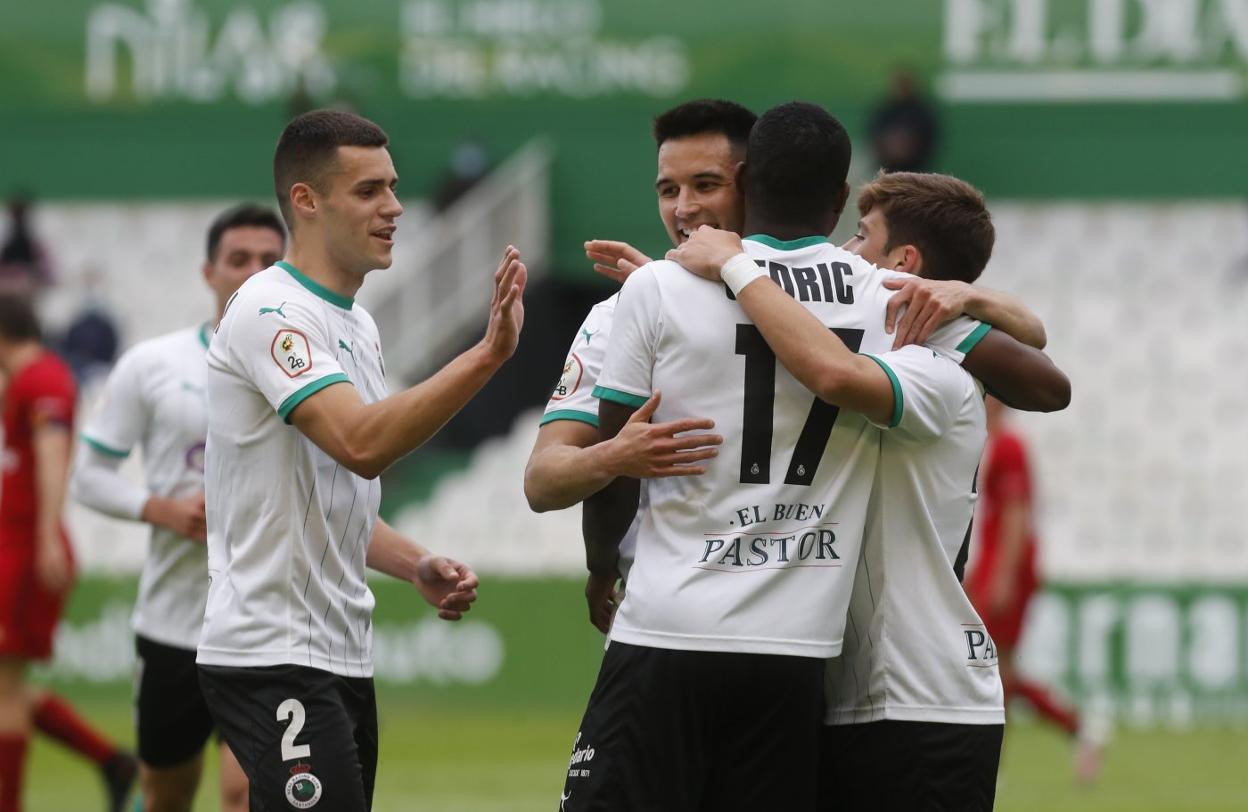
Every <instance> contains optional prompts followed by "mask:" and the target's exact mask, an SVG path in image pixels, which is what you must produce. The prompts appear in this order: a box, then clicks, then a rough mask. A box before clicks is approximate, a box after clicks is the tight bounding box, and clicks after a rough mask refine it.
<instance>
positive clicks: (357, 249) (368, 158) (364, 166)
mask: <svg viewBox="0 0 1248 812" xmlns="http://www.w3.org/2000/svg"><path fill="white" fill-rule="evenodd" d="M398 182H399V176H398V174H397V173H396V172H395V171H394V162H393V161H392V160H390V151H389V150H387V149H386V148H385V147H339V148H338V153H337V157H336V160H335V168H334V170H333V172H332V173H331V174H330V175H329V177H328V178H327V181H326V183H325V186H326V187H327V188H326V189H325V190H323V194H320V195H318V197H319V198H320V200H319V202H320V203H321V204H322V205H323V206H324V212H323V214H322V218H323V228H324V229H325V238H326V240H325V244H326V246H327V247H328V249H329V251H330V253H331V256H332V257H333V260H334V263H335V264H336V265H337V266H338V267H340V268H343V269H345V270H347V271H348V272H351V273H357V274H364V273H367V272H368V271H371V270H373V269H374V268H389V267H390V263H391V262H392V261H393V257H392V255H391V254H392V251H393V250H394V232H395V228H396V227H395V222H394V221H395V220H397V219H398V217H399V215H400V214H402V213H403V206H402V205H400V204H399V199H398V198H397V197H395V194H394V189H395V187H396V186H397V185H398Z"/></svg>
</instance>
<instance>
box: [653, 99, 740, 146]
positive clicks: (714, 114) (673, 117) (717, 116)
mask: <svg viewBox="0 0 1248 812" xmlns="http://www.w3.org/2000/svg"><path fill="white" fill-rule="evenodd" d="M757 120H758V116H756V115H754V113H752V112H750V111H749V110H748V109H746V108H745V107H742V106H741V105H739V104H737V103H736V102H733V101H728V100H726V99H695V100H694V101H690V102H685V103H684V104H681V105H678V106H676V107H673V108H672V109H671V110H668V111H667V112H666V113H660V114H659V115H658V116H657V117H656V118H655V119H654V129H653V131H654V144H655V146H657V147H661V146H663V142H664V141H667V140H668V139H669V138H688V137H689V136H693V135H705V134H707V133H718V134H721V135H723V136H725V137H726V138H727V139H728V143H730V144H732V148H733V151H735V152H737V153H738V154H740V155H744V154H745V147H746V143H747V142H748V141H749V138H750V129H751V128H752V127H753V126H754V122H755V121H757Z"/></svg>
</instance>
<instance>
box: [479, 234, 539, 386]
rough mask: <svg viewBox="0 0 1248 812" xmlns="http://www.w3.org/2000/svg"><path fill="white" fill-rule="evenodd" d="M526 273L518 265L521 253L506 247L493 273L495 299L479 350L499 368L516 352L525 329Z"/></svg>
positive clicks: (525, 270) (527, 276)
mask: <svg viewBox="0 0 1248 812" xmlns="http://www.w3.org/2000/svg"><path fill="white" fill-rule="evenodd" d="M528 279H529V271H528V269H527V268H525V267H524V263H523V262H521V261H520V251H519V250H517V249H516V247H515V246H514V245H509V246H507V250H506V251H504V252H503V258H502V260H501V261H500V262H499V263H498V270H497V271H495V272H494V296H493V298H491V300H490V321H489V323H488V324H487V325H486V328H485V337H484V338H483V339H481V344H482V346H483V347H484V348H485V349H486V351H487V352H489V353H490V355H491V357H493V358H494V360H495V361H496V362H497V363H499V364H501V363H502V362H504V361H506V360H507V359H508V358H510V357H511V356H512V354H513V353H514V352H515V351H516V345H517V344H518V343H519V342H520V330H521V329H522V328H523V327H524V286H525V283H526V282H527V281H528Z"/></svg>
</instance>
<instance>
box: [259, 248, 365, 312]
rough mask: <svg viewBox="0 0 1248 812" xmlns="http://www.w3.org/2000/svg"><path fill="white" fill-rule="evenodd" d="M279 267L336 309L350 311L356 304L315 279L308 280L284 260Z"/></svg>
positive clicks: (280, 261) (278, 264)
mask: <svg viewBox="0 0 1248 812" xmlns="http://www.w3.org/2000/svg"><path fill="white" fill-rule="evenodd" d="M277 267H279V268H281V269H282V270H283V271H285V272H286V273H288V274H290V275H291V276H292V277H294V279H295V281H296V282H298V283H299V284H300V285H303V286H304V287H305V288H307V289H308V290H309V291H311V292H312V293H314V294H316V295H317V296H320V297H321V298H322V299H324V300H325V301H327V302H329V303H330V304H332V305H334V306H336V307H341V308H342V309H343V310H350V309H351V307H352V306H353V305H354V304H355V300H354V299H352V298H350V297H347V296H343V295H342V294H341V293H334V292H333V291H332V290H330V289H329V288H327V287H325V286H324V285H322V284H321V283H320V282H317V281H316V280H315V279H310V278H308V277H307V276H306V275H304V273H303V272H302V271H300V270H299V269H298V268H296V267H295V266H294V265H291V264H290V263H289V262H287V261H286V260H284V259H283V260H279V261H278V263H277Z"/></svg>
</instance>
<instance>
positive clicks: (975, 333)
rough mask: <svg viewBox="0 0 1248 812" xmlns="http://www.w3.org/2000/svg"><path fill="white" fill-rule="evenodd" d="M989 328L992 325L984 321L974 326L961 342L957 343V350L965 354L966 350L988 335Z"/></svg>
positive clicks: (973, 347)
mask: <svg viewBox="0 0 1248 812" xmlns="http://www.w3.org/2000/svg"><path fill="white" fill-rule="evenodd" d="M991 329H992V325H991V324H988V323H987V322H984V323H983V324H981V325H979V326H978V327H976V328H975V329H974V330H972V331H971V334H970V335H969V336H967V337H966V338H964V339H962V343H961V344H959V345H958V352H960V353H962V354H963V355H966V354H967V353H968V352H970V351H971V350H973V349H975V345H976V344H978V343H979V342H980V341H982V340H983V338H984V336H986V335H988V331H989V330H991Z"/></svg>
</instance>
